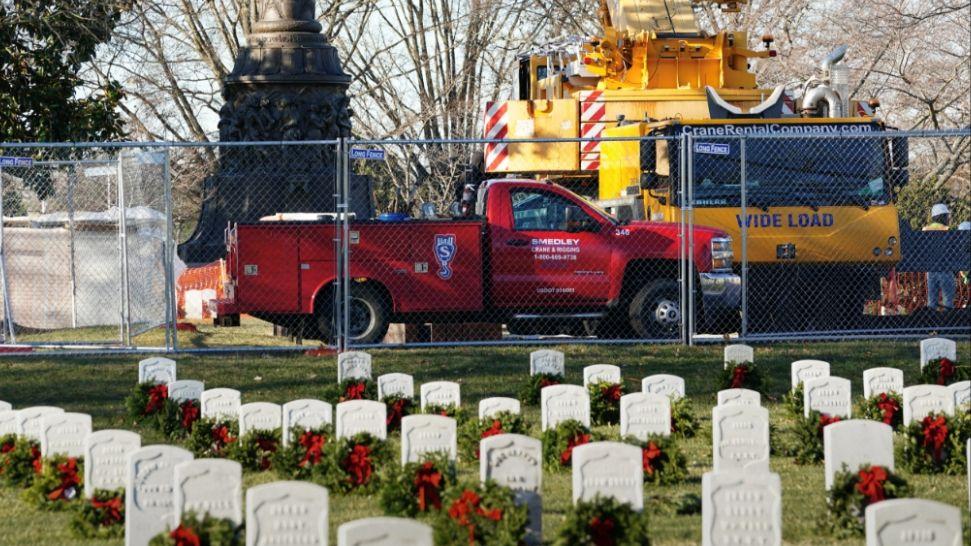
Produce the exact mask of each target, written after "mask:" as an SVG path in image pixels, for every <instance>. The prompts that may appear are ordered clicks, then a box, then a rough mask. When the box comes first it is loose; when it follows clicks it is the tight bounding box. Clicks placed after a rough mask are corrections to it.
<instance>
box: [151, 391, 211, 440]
mask: <svg viewBox="0 0 971 546" xmlns="http://www.w3.org/2000/svg"><path fill="white" fill-rule="evenodd" d="M201 417H202V405H201V404H200V402H199V401H198V400H183V401H181V402H176V401H175V400H172V399H171V398H169V399H168V400H166V401H165V409H163V410H162V411H161V412H160V413H159V414H158V416H157V418H158V422H159V428H160V429H161V430H162V433H163V434H165V436H166V437H168V438H171V439H184V438H186V437H188V436H189V434H190V433H191V432H192V425H194V424H195V422H196V421H198V420H199V419H200V418H201Z"/></svg>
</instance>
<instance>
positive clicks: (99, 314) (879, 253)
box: [0, 125, 971, 351]
mask: <svg viewBox="0 0 971 546" xmlns="http://www.w3.org/2000/svg"><path fill="white" fill-rule="evenodd" d="M715 127H716V126H715V125H712V126H707V127H705V126H698V127H693V128H690V127H684V128H682V129H681V130H680V131H677V132H675V133H668V134H663V135H657V136H649V137H638V138H606V139H603V141H602V142H601V143H600V144H601V146H602V153H601V154H600V158H599V159H600V167H599V171H577V172H555V171H551V172H542V169H539V170H537V171H536V172H526V171H524V172H521V173H515V172H508V169H507V170H506V171H504V172H501V173H499V172H495V171H497V170H498V169H495V161H496V155H495V153H494V151H495V147H496V146H497V145H501V146H503V147H506V148H508V150H510V151H511V152H512V153H522V152H523V151H524V150H526V151H528V153H529V154H532V157H539V158H540V160H542V158H543V156H542V154H543V153H547V152H548V153H551V154H558V153H579V152H580V151H581V150H584V149H585V148H584V146H585V144H587V143H588V142H589V141H585V140H575V139H574V140H567V139H564V140H546V141H535V140H533V141H529V142H526V141H516V140H504V141H491V142H486V141H482V140H468V141H358V140H344V141H322V142H312V143H306V142H280V143H221V144H212V145H202V144H97V145H86V146H77V145H0V156H2V158H0V165H2V167H0V181H2V192H0V193H2V196H3V199H2V217H3V223H2V230H0V249H2V253H0V288H2V292H3V294H2V295H3V298H2V302H0V303H2V307H3V315H2V323H3V328H2V331H3V341H4V343H6V344H8V345H29V346H31V347H39V348H47V349H51V348H53V349H62V350H63V349H65V348H68V349H70V348H77V349H81V348H88V349H95V350H138V349H152V350H158V349H166V350H199V351H207V350H239V349H245V348H258V349H261V350H265V349H270V348H274V349H282V350H291V349H306V348H308V346H311V347H312V346H314V345H316V344H319V343H323V344H327V345H331V346H336V347H338V348H346V347H352V346H353V347H369V346H378V345H387V346H394V345H416V344H434V345H448V344H469V343H482V344H488V343H554V342H555V343H564V342H575V343H618V342H645V341H649V342H680V343H704V342H713V341H721V340H723V339H727V338H734V339H739V338H740V339H746V340H751V341H759V340H772V339H826V338H842V337H879V336H899V335H926V334H928V333H931V332H938V333H942V334H949V333H950V334H965V333H967V332H969V331H971V310H969V297H968V270H971V251H969V249H971V231H966V230H963V229H958V227H959V226H960V224H961V222H963V221H965V220H968V215H969V208H971V188H969V180H971V173H969V158H968V152H967V146H966V142H967V141H968V140H969V139H971V134H969V132H968V131H960V132H941V133H904V132H887V133H882V132H859V133H846V132H839V133H835V134H823V133H819V132H815V133H808V134H798V133H794V132H788V133H787V132H774V133H771V134H769V133H760V132H755V131H752V130H745V129H739V128H738V127H744V125H739V126H738V127H735V128H733V129H732V130H728V131H726V130H724V125H722V126H718V127H719V128H721V129H722V130H716V129H715ZM729 127H732V126H729ZM517 146H519V148H516V147H517ZM544 146H545V147H544ZM942 158H944V159H946V158H956V160H952V161H949V162H945V161H944V159H942ZM944 163H946V164H947V167H946V168H942V167H941V165H942V164H944ZM540 165H542V161H540ZM945 197H946V199H945ZM938 200H947V201H948V205H949V208H950V216H949V217H948V218H946V219H944V221H946V222H947V223H948V226H947V227H949V228H950V229H948V230H943V229H941V228H942V225H940V223H939V222H940V220H941V219H940V218H936V219H933V220H932V218H931V217H930V212H931V211H930V206H931V205H932V204H934V202H936V201H938ZM935 222H938V223H935ZM925 227H928V228H929V229H928V230H925ZM932 291H933V292H936V295H937V297H936V299H935V298H934V296H933V295H932V294H931V292H932Z"/></svg>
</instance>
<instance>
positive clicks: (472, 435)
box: [458, 411, 526, 461]
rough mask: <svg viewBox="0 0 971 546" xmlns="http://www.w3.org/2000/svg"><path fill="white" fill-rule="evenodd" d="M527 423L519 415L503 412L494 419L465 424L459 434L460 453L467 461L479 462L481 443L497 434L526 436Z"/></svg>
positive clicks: (470, 421) (472, 421) (471, 421)
mask: <svg viewBox="0 0 971 546" xmlns="http://www.w3.org/2000/svg"><path fill="white" fill-rule="evenodd" d="M525 433H526V421H525V420H524V419H523V416H522V415H520V414H518V413H511V412H508V411H501V412H499V413H497V414H495V415H494V416H492V417H489V418H486V419H481V420H472V419H470V420H469V421H467V422H466V423H464V424H463V425H462V426H461V427H460V428H459V432H458V435H459V437H458V444H459V452H460V453H461V456H462V457H463V458H464V459H465V460H467V461H473V460H474V461H477V460H479V441H480V440H482V439H483V438H488V437H489V436H495V435H497V434H525Z"/></svg>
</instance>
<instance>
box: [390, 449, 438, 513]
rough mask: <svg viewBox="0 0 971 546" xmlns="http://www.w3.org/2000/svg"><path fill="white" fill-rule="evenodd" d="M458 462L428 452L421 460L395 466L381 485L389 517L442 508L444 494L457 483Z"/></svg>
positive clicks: (428, 511)
mask: <svg viewBox="0 0 971 546" xmlns="http://www.w3.org/2000/svg"><path fill="white" fill-rule="evenodd" d="M455 481H456V471H455V463H453V462H452V461H450V460H449V459H448V457H447V456H446V455H444V454H441V453H429V454H426V455H425V456H424V460H423V461H422V462H420V463H408V464H406V465H405V466H404V468H400V467H399V466H398V465H392V468H391V471H390V472H389V475H388V478H387V480H385V483H384V485H383V486H382V487H381V496H380V503H381V508H383V509H384V512H385V513H386V514H388V515H390V516H398V517H406V518H414V517H416V516H418V515H419V514H425V513H432V512H437V511H438V510H441V509H442V495H443V494H444V492H445V491H446V490H447V489H449V488H450V487H452V486H453V485H455Z"/></svg>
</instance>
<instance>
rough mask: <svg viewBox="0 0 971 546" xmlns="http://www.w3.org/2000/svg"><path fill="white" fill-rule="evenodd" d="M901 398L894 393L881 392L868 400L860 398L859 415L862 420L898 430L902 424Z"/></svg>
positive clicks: (902, 404) (902, 403)
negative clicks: (880, 423)
mask: <svg viewBox="0 0 971 546" xmlns="http://www.w3.org/2000/svg"><path fill="white" fill-rule="evenodd" d="M903 407H904V401H903V397H902V396H900V394H899V393H896V392H881V393H880V394H878V395H876V396H871V397H870V398H863V397H860V404H859V414H860V415H862V416H863V418H864V419H870V420H872V421H880V422H882V423H884V424H887V425H890V426H891V427H892V428H893V429H894V430H899V429H900V427H901V425H903V422H904V410H903Z"/></svg>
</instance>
